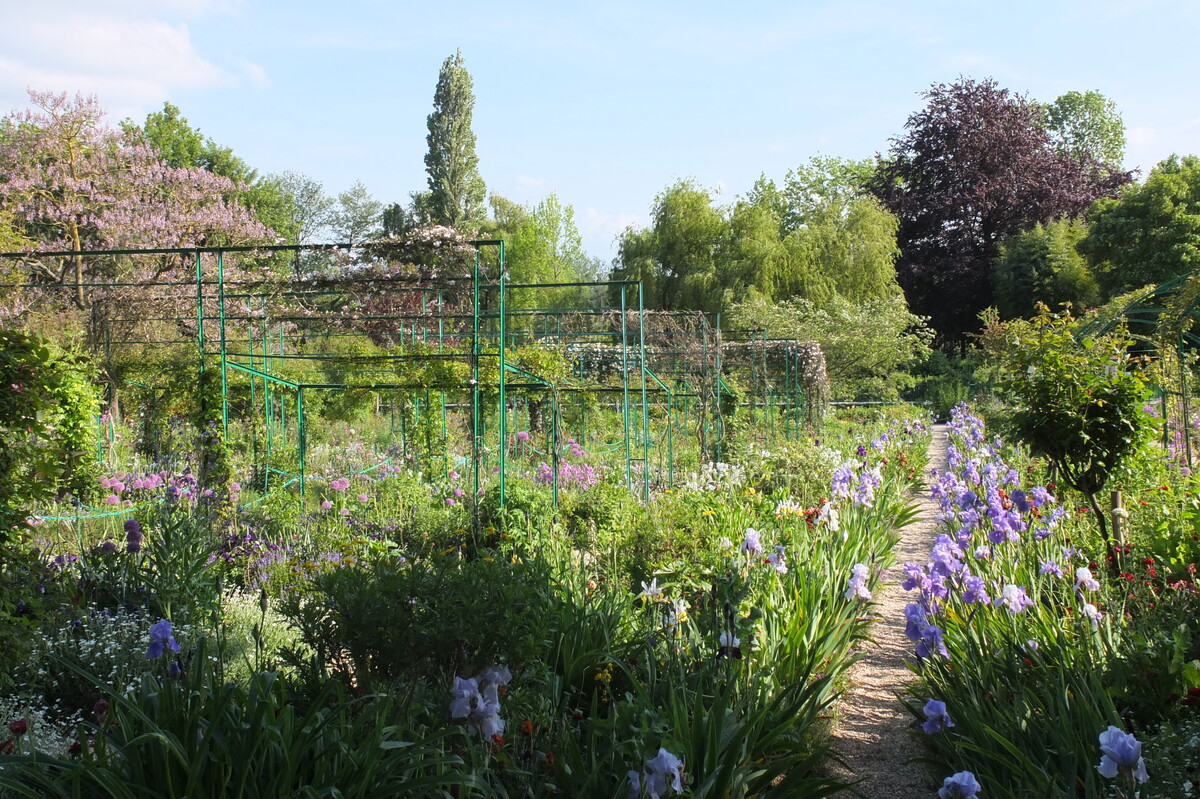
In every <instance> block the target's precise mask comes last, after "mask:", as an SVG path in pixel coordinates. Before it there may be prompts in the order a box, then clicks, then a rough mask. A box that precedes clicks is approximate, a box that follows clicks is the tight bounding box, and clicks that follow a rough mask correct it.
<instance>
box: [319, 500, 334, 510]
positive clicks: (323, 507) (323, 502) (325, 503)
mask: <svg viewBox="0 0 1200 799" xmlns="http://www.w3.org/2000/svg"><path fill="white" fill-rule="evenodd" d="M332 507H333V503H332V502H331V501H329V500H328V499H325V500H321V510H329V509H330V508H332Z"/></svg>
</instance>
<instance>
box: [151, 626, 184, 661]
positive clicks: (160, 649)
mask: <svg viewBox="0 0 1200 799" xmlns="http://www.w3.org/2000/svg"><path fill="white" fill-rule="evenodd" d="M168 649H169V650H171V651H172V652H178V651H179V644H178V643H176V642H175V635H174V632H173V631H172V630H171V622H169V621H167V620H166V619H163V620H162V621H160V622H157V623H155V624H153V625H151V627H150V646H148V647H146V657H147V658H148V659H149V660H157V659H158V658H160V657H162V656H163V654H164V653H165V652H166V650H168Z"/></svg>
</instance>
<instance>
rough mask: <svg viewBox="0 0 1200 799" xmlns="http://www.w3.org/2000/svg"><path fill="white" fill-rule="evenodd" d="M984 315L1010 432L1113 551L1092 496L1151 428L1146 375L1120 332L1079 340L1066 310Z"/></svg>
mask: <svg viewBox="0 0 1200 799" xmlns="http://www.w3.org/2000/svg"><path fill="white" fill-rule="evenodd" d="M984 319H985V322H986V325H985V328H984V332H983V335H982V341H983V344H984V347H985V349H986V350H988V351H989V352H990V354H991V355H993V356H994V357H995V358H996V359H997V362H998V363H999V364H1000V367H1001V373H1002V374H1003V375H1004V376H1003V378H1002V379H1001V388H1002V390H1005V391H1006V392H1007V393H1008V396H1009V399H1010V402H1012V403H1013V405H1014V406H1015V409H1014V410H1013V411H1012V413H1011V415H1010V417H1009V424H1010V425H1011V427H1012V432H1013V433H1014V434H1015V435H1016V436H1017V438H1019V439H1020V440H1021V441H1023V442H1024V443H1025V444H1026V445H1027V446H1028V447H1029V449H1030V451H1031V452H1032V453H1033V454H1034V455H1040V456H1042V457H1045V458H1047V459H1048V460H1049V461H1050V463H1051V464H1052V465H1053V466H1054V468H1055V469H1056V470H1057V473H1058V477H1059V480H1060V481H1061V482H1062V483H1065V484H1066V485H1068V486H1070V487H1071V488H1073V489H1075V490H1076V491H1078V492H1079V493H1081V494H1082V495H1083V496H1084V497H1086V498H1087V500H1088V504H1089V505H1090V506H1091V508H1092V510H1093V511H1094V512H1095V516H1096V523H1097V524H1098V525H1099V527H1100V534H1101V536H1102V537H1103V539H1104V545H1105V549H1106V550H1107V551H1108V554H1109V555H1112V554H1113V550H1112V542H1111V541H1110V540H1109V536H1108V525H1107V522H1106V520H1105V516H1104V513H1103V511H1102V509H1101V507H1100V503H1099V501H1098V500H1097V495H1098V494H1099V493H1100V491H1101V490H1103V488H1104V486H1105V484H1107V483H1108V479H1109V477H1110V476H1111V475H1112V473H1113V471H1114V470H1115V469H1116V468H1117V467H1118V466H1119V465H1120V463H1121V462H1122V461H1123V460H1124V459H1125V458H1127V457H1128V456H1129V455H1131V454H1132V453H1133V452H1134V451H1135V450H1136V449H1137V448H1138V446H1139V445H1140V444H1141V443H1142V442H1143V441H1144V440H1145V438H1146V436H1147V433H1149V432H1150V420H1149V417H1148V416H1147V415H1146V413H1145V412H1144V411H1143V410H1142V407H1143V405H1144V403H1145V400H1146V395H1147V387H1146V375H1145V374H1144V373H1143V372H1142V371H1141V370H1140V369H1139V368H1138V365H1137V364H1136V363H1135V362H1134V361H1133V359H1131V358H1130V356H1129V344H1130V341H1129V340H1128V339H1127V337H1126V335H1125V332H1124V330H1122V329H1118V330H1117V331H1115V332H1112V333H1108V334H1104V335H1100V336H1095V337H1088V336H1082V337H1081V336H1079V335H1078V334H1077V329H1078V325H1077V323H1076V320H1075V319H1073V318H1072V317H1071V315H1070V314H1069V313H1067V312H1062V313H1051V312H1050V311H1049V309H1047V308H1046V307H1045V306H1044V305H1043V306H1041V308H1039V313H1038V315H1037V316H1036V317H1035V318H1033V319H1032V320H1028V321H1026V320H1016V321H1009V322H1000V321H999V319H998V318H997V317H996V315H995V314H994V313H993V314H985V315H984ZM1113 562H1115V561H1113Z"/></svg>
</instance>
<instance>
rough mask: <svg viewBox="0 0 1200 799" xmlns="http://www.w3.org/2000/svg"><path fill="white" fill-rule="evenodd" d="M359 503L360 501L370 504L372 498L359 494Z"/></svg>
mask: <svg viewBox="0 0 1200 799" xmlns="http://www.w3.org/2000/svg"><path fill="white" fill-rule="evenodd" d="M358 501H359V502H370V501H371V498H370V497H368V496H367V495H366V494H359V495H358Z"/></svg>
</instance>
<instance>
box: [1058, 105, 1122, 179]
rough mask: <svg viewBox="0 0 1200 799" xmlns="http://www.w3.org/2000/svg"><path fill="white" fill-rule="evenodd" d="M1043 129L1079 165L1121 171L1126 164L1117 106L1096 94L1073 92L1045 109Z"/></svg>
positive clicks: (1060, 149)
mask: <svg viewBox="0 0 1200 799" xmlns="http://www.w3.org/2000/svg"><path fill="white" fill-rule="evenodd" d="M1044 110H1045V120H1044V121H1043V123H1042V124H1043V125H1044V126H1045V128H1046V130H1047V131H1049V133H1050V137H1051V139H1052V140H1053V142H1054V145H1055V147H1056V148H1057V149H1058V151H1059V152H1060V153H1062V154H1063V155H1067V156H1070V157H1071V158H1074V159H1075V160H1077V161H1081V162H1086V161H1087V160H1089V159H1092V160H1095V161H1099V162H1100V163H1102V164H1109V165H1111V166H1114V167H1120V166H1121V163H1122V162H1123V161H1124V160H1125V122H1124V121H1123V120H1122V119H1121V114H1120V112H1118V111H1117V104H1116V103H1114V102H1113V101H1112V100H1110V99H1108V98H1107V97H1105V96H1104V95H1103V94H1101V93H1100V92H1097V91H1088V92H1076V91H1071V92H1067V93H1066V94H1064V95H1062V96H1061V97H1059V98H1058V99H1056V100H1055V101H1054V102H1053V103H1051V104H1049V105H1047V106H1045V107H1044Z"/></svg>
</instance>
